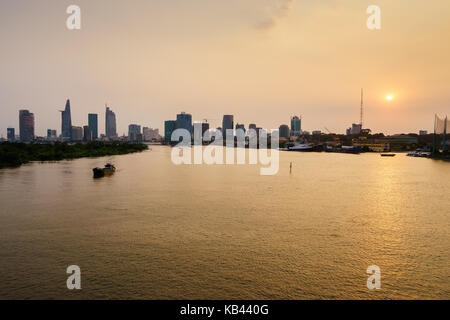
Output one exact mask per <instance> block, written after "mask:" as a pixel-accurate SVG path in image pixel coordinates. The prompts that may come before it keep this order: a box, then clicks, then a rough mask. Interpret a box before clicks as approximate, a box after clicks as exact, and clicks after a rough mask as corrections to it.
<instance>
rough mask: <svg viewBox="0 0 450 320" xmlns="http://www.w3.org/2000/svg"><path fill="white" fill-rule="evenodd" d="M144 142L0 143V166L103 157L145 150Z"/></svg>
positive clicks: (146, 147)
mask: <svg viewBox="0 0 450 320" xmlns="http://www.w3.org/2000/svg"><path fill="white" fill-rule="evenodd" d="M147 149H148V146H146V145H144V144H128V143H119V142H112V143H105V142H90V143H86V144H81V143H77V144H68V143H61V142H56V143H52V144H37V143H30V144H25V143H9V142H3V143H0V168H5V167H19V166H21V165H22V164H26V163H29V162H31V161H60V160H70V159H78V158H87V157H103V156H113V155H122V154H128V153H135V152H141V151H144V150H147Z"/></svg>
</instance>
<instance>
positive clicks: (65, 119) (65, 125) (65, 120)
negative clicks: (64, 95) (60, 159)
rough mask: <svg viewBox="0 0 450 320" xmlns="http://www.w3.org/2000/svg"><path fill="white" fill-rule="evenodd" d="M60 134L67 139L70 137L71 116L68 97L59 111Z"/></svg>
mask: <svg viewBox="0 0 450 320" xmlns="http://www.w3.org/2000/svg"><path fill="white" fill-rule="evenodd" d="M61 136H62V137H63V138H68V139H71V138H72V116H71V113H70V100H69V99H67V102H66V108H65V109H64V111H61Z"/></svg>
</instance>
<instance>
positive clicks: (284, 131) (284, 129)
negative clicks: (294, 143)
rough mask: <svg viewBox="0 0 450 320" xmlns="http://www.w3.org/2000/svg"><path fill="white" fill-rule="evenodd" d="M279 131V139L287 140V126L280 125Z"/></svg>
mask: <svg viewBox="0 0 450 320" xmlns="http://www.w3.org/2000/svg"><path fill="white" fill-rule="evenodd" d="M279 131H280V138H286V139H289V137H290V133H289V126H288V125H286V124H282V125H281V126H280V128H279Z"/></svg>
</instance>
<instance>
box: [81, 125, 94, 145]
mask: <svg viewBox="0 0 450 320" xmlns="http://www.w3.org/2000/svg"><path fill="white" fill-rule="evenodd" d="M83 141H84V142H90V141H92V129H91V127H90V126H84V127H83Z"/></svg>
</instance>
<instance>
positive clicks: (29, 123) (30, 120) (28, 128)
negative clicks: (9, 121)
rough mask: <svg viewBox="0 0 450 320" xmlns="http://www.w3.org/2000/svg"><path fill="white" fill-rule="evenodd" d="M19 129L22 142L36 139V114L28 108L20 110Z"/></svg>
mask: <svg viewBox="0 0 450 320" xmlns="http://www.w3.org/2000/svg"><path fill="white" fill-rule="evenodd" d="M19 125H20V128H19V131H20V141H21V142H31V141H33V139H34V114H32V113H30V112H29V111H28V110H20V111H19Z"/></svg>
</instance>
